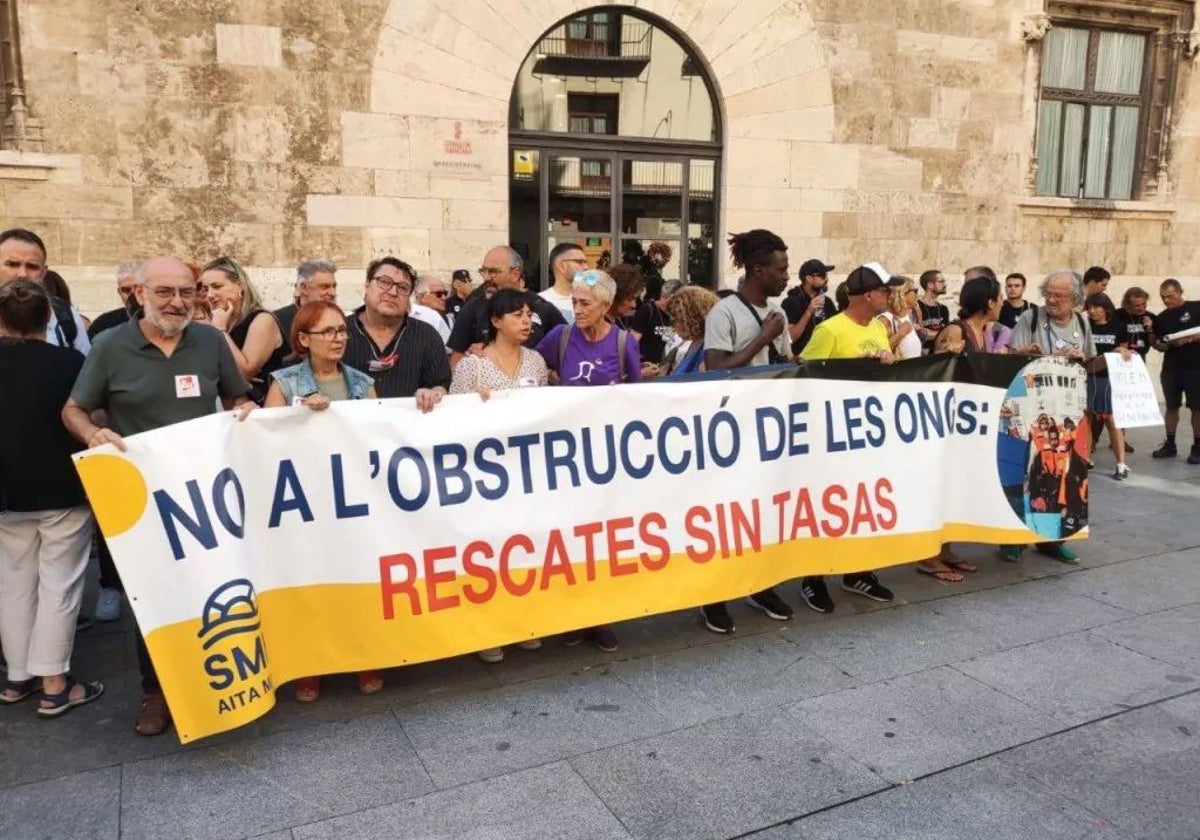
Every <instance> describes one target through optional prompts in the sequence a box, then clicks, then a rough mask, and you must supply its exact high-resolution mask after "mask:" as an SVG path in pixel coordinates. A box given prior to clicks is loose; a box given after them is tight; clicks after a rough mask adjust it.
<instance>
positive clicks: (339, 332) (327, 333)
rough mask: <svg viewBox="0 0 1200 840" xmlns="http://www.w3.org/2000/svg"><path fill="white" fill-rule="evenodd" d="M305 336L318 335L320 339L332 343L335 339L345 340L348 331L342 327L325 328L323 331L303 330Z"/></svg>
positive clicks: (348, 333)
mask: <svg viewBox="0 0 1200 840" xmlns="http://www.w3.org/2000/svg"><path fill="white" fill-rule="evenodd" d="M304 334H305V335H319V336H321V338H324V339H328V340H329V341H333V340H334V339H335V338H346V337H347V336H349V335H350V330H348V329H346V328H345V327H344V326H342V327H326V328H325V329H323V330H305V333H304Z"/></svg>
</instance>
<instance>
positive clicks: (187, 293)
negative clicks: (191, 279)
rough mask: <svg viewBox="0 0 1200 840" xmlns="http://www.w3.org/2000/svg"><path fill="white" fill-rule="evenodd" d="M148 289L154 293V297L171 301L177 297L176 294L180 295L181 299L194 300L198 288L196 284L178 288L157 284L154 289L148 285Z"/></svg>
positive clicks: (166, 301) (161, 300) (163, 300)
mask: <svg viewBox="0 0 1200 840" xmlns="http://www.w3.org/2000/svg"><path fill="white" fill-rule="evenodd" d="M146 291H147V292H149V293H150V294H152V295H154V299H155V300H157V301H160V302H161V303H170V302H171V301H172V300H174V299H175V295H179V299H180V300H192V299H193V298H194V297H196V289H195V287H194V286H184V287H183V288H176V287H175V286H155V287H154V288H153V289H151V288H149V287H147V288H146Z"/></svg>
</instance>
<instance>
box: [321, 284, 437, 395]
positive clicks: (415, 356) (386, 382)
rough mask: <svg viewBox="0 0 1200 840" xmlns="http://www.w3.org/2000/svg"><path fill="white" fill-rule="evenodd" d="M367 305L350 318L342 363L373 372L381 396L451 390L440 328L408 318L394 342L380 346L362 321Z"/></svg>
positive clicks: (370, 373) (395, 336) (376, 389)
mask: <svg viewBox="0 0 1200 840" xmlns="http://www.w3.org/2000/svg"><path fill="white" fill-rule="evenodd" d="M364 308H365V307H359V308H358V309H356V310H354V312H352V313H351V314H350V316H349V317H348V318H346V327H347V328H348V329H349V331H350V336H349V338H348V339H347V341H346V355H345V356H343V357H342V363H343V364H347V365H349V366H350V367H352V368H355V369H356V370H361V371H362V372H363V373H366V374H369V375H370V376H371V377H372V378H373V379H374V380H375V393H376V394H378V395H379V397H380V399H388V398H391V397H411V396H412V395H413V394H415V393H416V392H417V389H418V388H436V387H439V386H440V387H442V388H445V389H446V390H449V389H450V362H449V361H448V360H447V358H446V346H445V345H444V344H442V339H441V336H439V335H438V333H437V330H435V329H434V328H433V327H431V326H429V325H428V324H424V323H422V322H420V321H418V320H417V319H416V318H409V317H405V319H404V321H403V323H401V325H400V329H399V330H398V331H397V332H396V334H395V335H394V336H393V337H392V339H391V341H389V342H387V344H386V345H385V346H383V347H380V346H378V345H377V344H376V343H375V342H374V341H373V340H372V339H371V336H370V335H368V334H367V330H366V328H365V327H364V326H363V324H362V320H361V318H362V313H363V309H364Z"/></svg>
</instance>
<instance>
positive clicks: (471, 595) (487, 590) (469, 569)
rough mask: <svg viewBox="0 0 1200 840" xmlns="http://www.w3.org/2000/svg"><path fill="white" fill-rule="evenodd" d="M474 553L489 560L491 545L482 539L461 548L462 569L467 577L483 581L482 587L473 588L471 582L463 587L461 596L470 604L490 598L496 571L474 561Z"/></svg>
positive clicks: (480, 602)
mask: <svg viewBox="0 0 1200 840" xmlns="http://www.w3.org/2000/svg"><path fill="white" fill-rule="evenodd" d="M476 555H480V556H482V558H483V559H484V560H491V559H492V556H493V555H492V547H491V546H490V545H488V544H487V543H485V542H483V541H482V540H476V541H475V542H473V543H471V544H470V545H468V546H467V547H466V548H465V549H463V571H464V572H465V573H466V574H467V576H468V577H471V578H476V579H478V580H482V581H483V582H484V586H483V588H482V589H475V588H474V584H473V583H468V584H467V585H466V586H464V587H463V597H464V598H466V599H467V600H468V601H470V602H471V603H472V604H483V603H485V602H487V601H490V600H492V596H493V595H495V594H496V573H495V572H494V571H493V570H492V567H491V566H488V565H485V564H484V563H478V562H476V561H475V557H476Z"/></svg>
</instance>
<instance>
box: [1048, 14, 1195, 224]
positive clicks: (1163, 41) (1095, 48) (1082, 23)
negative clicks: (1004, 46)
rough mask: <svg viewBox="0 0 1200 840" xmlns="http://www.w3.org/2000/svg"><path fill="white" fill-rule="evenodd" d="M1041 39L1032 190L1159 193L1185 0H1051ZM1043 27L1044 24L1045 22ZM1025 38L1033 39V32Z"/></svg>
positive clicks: (1070, 194)
mask: <svg viewBox="0 0 1200 840" xmlns="http://www.w3.org/2000/svg"><path fill="white" fill-rule="evenodd" d="M1047 12H1048V20H1049V26H1048V27H1046V28H1043V29H1042V31H1041V32H1039V33H1037V34H1038V35H1040V34H1042V33H1043V32H1044V33H1045V37H1044V40H1043V41H1042V46H1041V85H1040V96H1039V102H1038V133H1037V146H1036V165H1037V174H1036V192H1037V194H1038V195H1044V196H1059V197H1063V198H1071V199H1084V200H1088V199H1091V200H1102V201H1114V200H1129V199H1136V198H1149V197H1153V196H1155V195H1157V194H1158V192H1159V190H1160V189H1161V188H1162V187H1163V186H1164V185H1165V181H1166V176H1167V162H1168V159H1167V155H1168V139H1169V132H1170V125H1169V118H1170V113H1171V104H1172V103H1173V102H1174V100H1175V98H1176V93H1177V86H1178V79H1179V76H1180V75H1181V73H1182V70H1183V61H1182V59H1183V58H1184V57H1189V58H1190V57H1191V56H1192V55H1193V54H1194V50H1193V49H1192V34H1191V27H1192V24H1193V4H1192V2H1190V0H1093V2H1061V1H1060V0H1051V2H1049V3H1048V8H1047ZM1047 30H1048V31H1047ZM1031 40H1032V39H1031Z"/></svg>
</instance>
